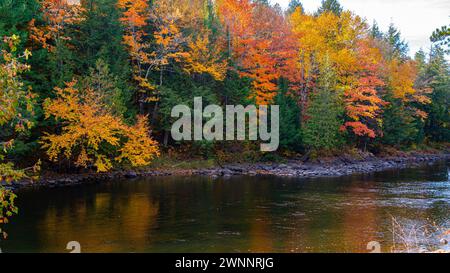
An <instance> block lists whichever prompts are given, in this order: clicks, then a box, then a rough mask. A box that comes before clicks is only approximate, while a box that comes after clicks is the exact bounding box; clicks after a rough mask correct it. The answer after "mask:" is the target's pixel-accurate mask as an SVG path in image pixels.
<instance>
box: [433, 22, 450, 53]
mask: <svg viewBox="0 0 450 273" xmlns="http://www.w3.org/2000/svg"><path fill="white" fill-rule="evenodd" d="M430 40H431V41H432V42H433V43H436V44H438V45H439V46H441V47H442V48H445V47H447V50H446V51H447V52H449V51H450V49H449V46H450V25H449V26H442V27H441V28H440V29H439V28H438V29H436V30H435V31H434V32H433V34H432V35H431V37H430Z"/></svg>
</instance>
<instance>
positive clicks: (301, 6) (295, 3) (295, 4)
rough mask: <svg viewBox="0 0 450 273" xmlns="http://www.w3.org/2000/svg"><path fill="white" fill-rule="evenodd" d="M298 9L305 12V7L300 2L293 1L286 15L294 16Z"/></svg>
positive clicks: (297, 0)
mask: <svg viewBox="0 0 450 273" xmlns="http://www.w3.org/2000/svg"><path fill="white" fill-rule="evenodd" d="M297 8H301V9H302V12H304V10H303V5H302V3H301V2H300V1H299V0H291V1H289V6H288V8H287V10H286V13H287V14H292V13H293V12H294V11H295V10H296V9H297Z"/></svg>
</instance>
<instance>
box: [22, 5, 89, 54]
mask: <svg viewBox="0 0 450 273" xmlns="http://www.w3.org/2000/svg"><path fill="white" fill-rule="evenodd" d="M40 4H41V11H42V14H43V20H44V22H45V24H44V25H36V20H34V19H33V20H31V21H30V23H29V29H30V39H31V40H32V41H34V42H36V43H38V44H39V45H41V46H42V47H43V48H45V49H47V50H48V51H54V50H55V48H56V43H58V42H60V41H68V40H70V37H68V36H65V35H64V29H65V27H66V26H67V25H71V24H77V23H79V22H81V21H82V20H83V17H82V16H81V14H82V12H83V8H82V7H81V5H79V4H74V3H72V2H71V1H68V0H42V1H40Z"/></svg>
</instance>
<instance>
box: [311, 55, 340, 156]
mask: <svg viewBox="0 0 450 273" xmlns="http://www.w3.org/2000/svg"><path fill="white" fill-rule="evenodd" d="M342 114H343V107H342V106H341V104H340V103H339V101H338V94H337V90H336V76H335V74H334V72H333V69H332V68H331V66H330V65H329V64H328V63H327V64H325V65H324V67H323V68H322V71H321V75H320V78H319V86H318V91H317V93H316V94H314V95H313V97H312V102H311V105H310V106H309V107H308V110H307V116H308V117H309V119H308V120H307V121H306V123H305V126H304V131H303V141H304V143H305V146H306V147H308V148H309V149H312V150H316V151H317V150H331V149H333V148H336V147H338V146H339V145H340V143H341V139H342V138H341V133H340V126H341V125H342V120H341V116H342Z"/></svg>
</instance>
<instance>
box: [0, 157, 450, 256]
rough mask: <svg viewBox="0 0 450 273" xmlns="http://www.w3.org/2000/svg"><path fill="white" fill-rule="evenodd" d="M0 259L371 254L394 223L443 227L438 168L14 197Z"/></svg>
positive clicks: (165, 182)
mask: <svg viewBox="0 0 450 273" xmlns="http://www.w3.org/2000/svg"><path fill="white" fill-rule="evenodd" d="M19 194H20V199H19V200H18V205H19V207H20V213H19V215H18V216H16V217H14V218H13V219H12V222H11V224H8V226H7V230H8V233H9V239H8V240H7V241H3V242H2V243H1V247H2V249H3V251H4V252H68V251H67V250H66V249H65V247H66V244H67V243H68V242H69V241H78V242H80V244H81V248H82V249H81V250H82V252H368V250H367V249H366V246H367V243H368V242H370V241H378V242H380V243H381V246H382V250H383V251H389V250H390V248H391V246H392V232H391V226H392V225H391V224H392V223H391V220H392V219H391V216H394V217H395V218H396V219H398V220H399V221H401V222H402V223H405V225H411V224H413V225H419V224H425V223H429V224H431V223H432V224H433V225H434V224H436V225H440V226H445V225H447V224H448V219H450V210H449V208H450V182H449V181H448V167H447V165H446V164H445V163H441V164H437V165H434V166H429V167H426V168H417V169H406V170H394V171H387V172H382V173H376V174H370V175H356V176H350V177H342V178H316V179H294V178H278V177H268V176H264V177H232V178H227V179H224V178H220V179H212V178H207V177H154V178H142V179H135V180H116V181H111V182H107V183H98V184H91V185H81V186H74V187H64V188H53V189H48V188H47V189H44V188H40V189H29V190H23V191H21V192H19Z"/></svg>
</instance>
